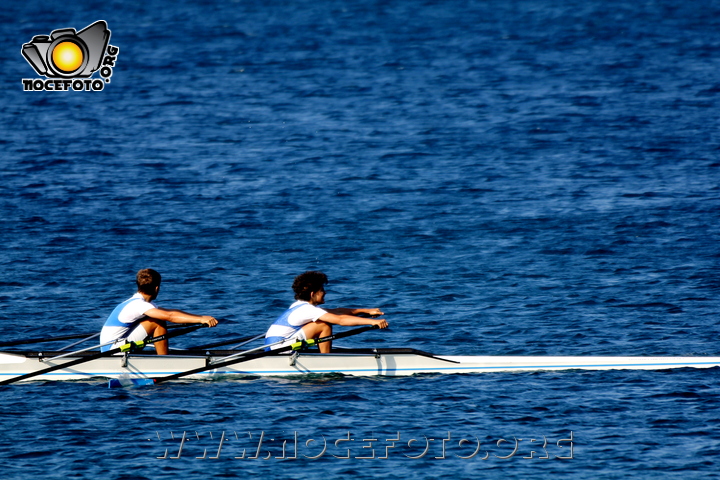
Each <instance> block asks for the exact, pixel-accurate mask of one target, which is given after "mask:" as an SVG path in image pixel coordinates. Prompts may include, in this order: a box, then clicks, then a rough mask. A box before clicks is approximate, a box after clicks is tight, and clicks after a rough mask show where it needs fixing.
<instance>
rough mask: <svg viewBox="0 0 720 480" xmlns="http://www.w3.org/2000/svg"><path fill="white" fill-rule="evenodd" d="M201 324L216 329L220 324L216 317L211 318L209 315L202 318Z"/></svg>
mask: <svg viewBox="0 0 720 480" xmlns="http://www.w3.org/2000/svg"><path fill="white" fill-rule="evenodd" d="M200 323H204V324H205V325H207V326H208V327H214V326H215V325H217V324H218V321H217V320H216V319H215V317H210V316H208V315H203V316H202V317H200Z"/></svg>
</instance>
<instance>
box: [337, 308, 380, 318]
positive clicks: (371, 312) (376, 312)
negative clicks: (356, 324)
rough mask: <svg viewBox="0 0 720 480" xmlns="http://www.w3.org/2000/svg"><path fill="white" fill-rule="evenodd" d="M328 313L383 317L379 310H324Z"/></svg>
mask: <svg viewBox="0 0 720 480" xmlns="http://www.w3.org/2000/svg"><path fill="white" fill-rule="evenodd" d="M324 310H325V311H326V312H328V313H334V314H335V315H358V314H363V313H364V314H365V315H370V316H372V317H377V316H378V315H383V312H382V310H380V309H379V308H342V307H341V308H325V309H324Z"/></svg>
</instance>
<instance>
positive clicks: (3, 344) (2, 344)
mask: <svg viewBox="0 0 720 480" xmlns="http://www.w3.org/2000/svg"><path fill="white" fill-rule="evenodd" d="M88 335H90V334H88V333H80V334H77V335H64V336H62V337H50V338H47V337H44V338H30V339H26V340H14V341H11V342H0V347H14V346H15V345H26V344H28V343H48V342H62V341H64V340H75V339H76V338H84V337H87V336H88Z"/></svg>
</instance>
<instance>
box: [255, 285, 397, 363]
mask: <svg viewBox="0 0 720 480" xmlns="http://www.w3.org/2000/svg"><path fill="white" fill-rule="evenodd" d="M327 283H328V278H327V275H325V274H324V273H322V272H316V271H310V272H305V273H301V274H300V275H298V276H297V277H295V281H293V285H292V289H293V291H294V292H295V300H297V301H296V302H295V303H293V304H292V305H290V308H288V309H287V310H286V311H285V312H284V313H283V314H282V315H280V317H278V319H277V320H275V323H273V324H272V325H270V328H269V329H268V331H267V333H266V334H265V344H266V345H269V344H271V343H276V342H279V341H281V340H283V339H288V343H289V342H290V341H297V340H307V339H310V338H321V337H327V336H329V335H332V326H333V325H343V326H347V327H351V326H357V325H377V326H378V327H380V328H387V327H388V322H387V320H385V319H384V318H378V319H372V318H365V317H359V316H357V315H370V316H373V317H376V316H379V315H383V312H382V311H380V309H379V308H326V309H323V308H320V307H318V305H322V304H323V303H325V285H326V284H327ZM282 345H283V344H278V345H275V346H273V347H270V348H279V347H281V346H282ZM318 348H319V349H320V353H330V350H331V348H332V342H324V343H321V344H319V345H318Z"/></svg>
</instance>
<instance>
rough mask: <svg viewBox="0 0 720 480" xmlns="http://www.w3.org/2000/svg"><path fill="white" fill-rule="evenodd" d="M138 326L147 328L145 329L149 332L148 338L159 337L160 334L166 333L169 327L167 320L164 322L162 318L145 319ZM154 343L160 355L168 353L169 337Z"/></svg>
mask: <svg viewBox="0 0 720 480" xmlns="http://www.w3.org/2000/svg"><path fill="white" fill-rule="evenodd" d="M138 328H144V329H145V331H146V332H147V337H146V338H152V337H159V336H160V335H165V334H166V333H167V327H166V326H165V322H163V321H162V320H152V319H148V320H144V321H142V322H140V325H138ZM153 345H155V352H157V354H158V355H167V354H168V341H167V339H165V340H161V341H159V342H155V343H154V344H153Z"/></svg>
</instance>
